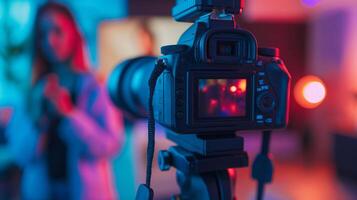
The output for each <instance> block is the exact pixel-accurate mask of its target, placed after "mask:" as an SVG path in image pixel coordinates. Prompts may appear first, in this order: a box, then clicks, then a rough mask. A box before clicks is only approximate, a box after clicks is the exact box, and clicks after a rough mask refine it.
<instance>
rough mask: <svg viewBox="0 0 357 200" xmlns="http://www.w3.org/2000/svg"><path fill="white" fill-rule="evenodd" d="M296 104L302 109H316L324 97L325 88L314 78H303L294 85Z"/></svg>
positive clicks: (319, 80)
mask: <svg viewBox="0 0 357 200" xmlns="http://www.w3.org/2000/svg"><path fill="white" fill-rule="evenodd" d="M294 96H295V100H296V102H297V103H298V104H299V105H300V106H302V107H304V108H309V109H312V108H316V107H317V106H319V105H320V104H321V103H322V102H323V100H324V99H325V97H326V87H325V85H324V83H323V82H322V80H321V79H320V78H318V77H316V76H304V77H303V78H301V79H300V80H299V81H298V82H297V83H296V85H295V88H294Z"/></svg>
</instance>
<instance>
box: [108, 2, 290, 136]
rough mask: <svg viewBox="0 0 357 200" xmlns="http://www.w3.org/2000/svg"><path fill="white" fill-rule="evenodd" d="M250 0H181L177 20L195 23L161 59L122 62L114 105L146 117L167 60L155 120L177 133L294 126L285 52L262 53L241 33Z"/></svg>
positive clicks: (112, 88) (113, 81)
mask: <svg viewBox="0 0 357 200" xmlns="http://www.w3.org/2000/svg"><path fill="white" fill-rule="evenodd" d="M242 2H243V1H241V0H223V1H217V2H216V1H210V0H177V5H176V6H175V7H174V8H173V16H174V18H175V19H176V20H177V21H185V22H194V24H193V25H192V26H191V27H190V28H189V29H188V30H187V31H186V32H185V33H184V34H183V35H182V36H181V37H180V39H179V41H178V44H177V45H168V46H164V47H162V48H161V53H162V54H163V55H162V56H160V57H159V58H155V57H139V58H134V59H131V60H126V61H125V62H123V63H121V64H119V65H118V67H116V69H115V70H114V71H113V73H112V75H111V77H110V80H109V93H110V95H111V98H112V100H113V102H114V103H115V104H116V105H117V106H118V107H120V108H122V109H124V110H126V111H128V112H129V113H131V114H134V115H135V116H139V117H145V116H146V113H147V111H148V99H149V92H148V91H149V88H148V85H147V82H148V79H149V74H150V73H151V72H152V71H153V69H154V65H155V61H156V60H157V59H161V60H162V61H164V63H165V65H166V67H165V70H164V72H163V73H162V74H161V75H160V76H159V78H158V80H157V84H156V88H155V91H154V96H153V108H154V118H155V120H156V122H158V123H160V124H161V125H163V126H164V127H166V128H168V129H169V130H171V131H173V132H176V133H190V134H207V133H213V134H217V133H219V132H231V131H236V130H257V129H262V130H264V129H278V128H284V127H286V125H287V123H288V110H289V105H288V103H289V91H290V90H289V89H290V80H291V78H290V74H289V72H288V70H287V69H286V67H285V65H284V63H283V61H282V60H281V59H280V58H279V52H278V50H277V49H275V48H258V47H257V42H256V39H255V37H254V35H253V34H252V33H250V32H248V31H246V30H244V29H241V28H237V26H236V24H235V20H234V17H233V14H237V13H240V12H241V10H242ZM218 4H219V5H218ZM221 4H222V5H221ZM220 5H221V6H220ZM124 91H125V92H124Z"/></svg>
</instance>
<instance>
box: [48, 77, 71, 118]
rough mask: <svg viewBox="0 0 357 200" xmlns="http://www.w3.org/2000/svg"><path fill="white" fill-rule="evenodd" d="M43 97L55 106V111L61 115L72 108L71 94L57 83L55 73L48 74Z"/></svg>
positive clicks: (67, 112) (66, 113)
mask: <svg viewBox="0 0 357 200" xmlns="http://www.w3.org/2000/svg"><path fill="white" fill-rule="evenodd" d="M44 97H45V99H46V100H47V101H48V102H49V103H50V104H52V106H53V107H54V108H55V112H57V114H59V115H61V116H63V115H64V116H65V115H68V114H69V113H71V111H72V110H73V107H74V106H73V103H72V100H71V95H70V93H69V92H68V90H67V89H66V88H64V87H61V86H60V85H59V82H58V77H57V75H55V74H52V75H49V76H48V82H47V83H46V85H45V92H44Z"/></svg>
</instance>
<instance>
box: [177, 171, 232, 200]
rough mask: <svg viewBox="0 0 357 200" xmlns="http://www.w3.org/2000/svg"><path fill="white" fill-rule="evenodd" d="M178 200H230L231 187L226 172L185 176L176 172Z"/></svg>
mask: <svg viewBox="0 0 357 200" xmlns="http://www.w3.org/2000/svg"><path fill="white" fill-rule="evenodd" d="M176 175H177V182H178V185H179V186H180V189H181V194H180V195H179V198H174V199H180V200H232V199H233V195H232V185H231V180H230V177H229V174H228V172H227V170H221V171H215V172H209V173H202V174H192V175H185V174H184V173H182V172H180V171H177V174H176Z"/></svg>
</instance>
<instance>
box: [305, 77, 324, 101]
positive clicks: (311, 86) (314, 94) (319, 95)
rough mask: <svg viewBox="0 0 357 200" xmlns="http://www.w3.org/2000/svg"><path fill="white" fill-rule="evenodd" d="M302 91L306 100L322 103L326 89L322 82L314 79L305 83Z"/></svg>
mask: <svg viewBox="0 0 357 200" xmlns="http://www.w3.org/2000/svg"><path fill="white" fill-rule="evenodd" d="M302 93H303V95H304V98H305V99H306V101H308V102H310V103H320V102H322V101H323V100H324V98H325V95H326V90H325V87H324V85H323V84H322V83H320V82H317V81H313V82H310V83H307V84H306V85H305V87H304V89H303V91H302Z"/></svg>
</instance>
